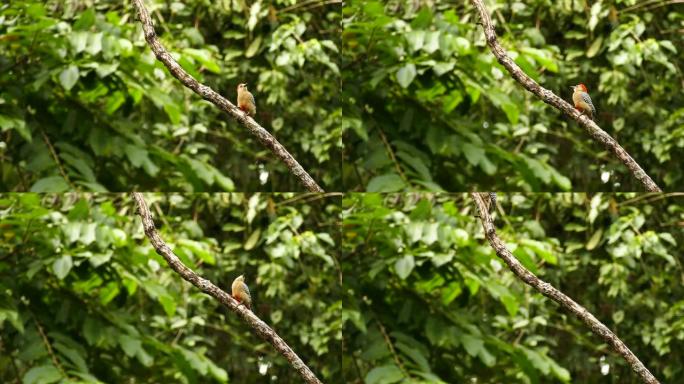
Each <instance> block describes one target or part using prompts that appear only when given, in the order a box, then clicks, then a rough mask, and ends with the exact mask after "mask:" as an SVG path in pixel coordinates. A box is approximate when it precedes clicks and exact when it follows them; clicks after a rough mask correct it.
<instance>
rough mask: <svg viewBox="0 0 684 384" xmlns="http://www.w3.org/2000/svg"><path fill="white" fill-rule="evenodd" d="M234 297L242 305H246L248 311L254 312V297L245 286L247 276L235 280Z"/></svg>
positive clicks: (233, 286)
mask: <svg viewBox="0 0 684 384" xmlns="http://www.w3.org/2000/svg"><path fill="white" fill-rule="evenodd" d="M231 289H232V295H233V298H235V300H237V301H239V302H240V304H244V305H245V306H246V307H247V309H249V310H250V311H251V310H252V296H251V295H250V294H249V288H247V284H245V276H244V275H240V276H238V277H236V278H235V280H233V285H232V287H231Z"/></svg>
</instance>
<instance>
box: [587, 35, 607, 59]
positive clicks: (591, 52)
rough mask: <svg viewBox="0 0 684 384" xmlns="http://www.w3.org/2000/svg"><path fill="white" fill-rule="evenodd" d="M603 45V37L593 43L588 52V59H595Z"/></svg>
mask: <svg viewBox="0 0 684 384" xmlns="http://www.w3.org/2000/svg"><path fill="white" fill-rule="evenodd" d="M601 44H603V36H599V37H597V38H596V39H595V40H594V42H593V43H591V46H590V47H589V49H588V50H587V57H594V56H596V54H597V53H598V51H599V49H601Z"/></svg>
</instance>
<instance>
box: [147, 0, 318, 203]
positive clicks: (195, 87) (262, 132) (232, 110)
mask: <svg viewBox="0 0 684 384" xmlns="http://www.w3.org/2000/svg"><path fill="white" fill-rule="evenodd" d="M133 4H134V5H135V8H136V9H137V10H138V18H139V19H140V23H141V24H142V28H143V32H144V34H145V40H146V41H147V44H148V45H149V46H150V48H151V49H152V52H154V54H155V56H157V59H158V60H159V61H161V62H162V63H163V64H164V65H165V66H166V68H168V70H169V72H171V74H172V75H173V77H175V78H176V79H178V80H180V82H181V83H183V85H184V86H186V87H187V88H190V89H191V90H192V91H193V92H195V93H196V94H198V95H200V96H202V98H203V99H205V100H207V101H209V102H210V103H212V104H214V105H215V106H217V107H218V108H219V109H220V110H222V111H223V112H225V113H227V114H228V115H230V116H232V117H233V118H234V119H235V120H237V121H238V122H239V123H240V124H242V125H243V126H245V128H247V129H248V130H249V132H250V133H251V134H252V135H254V136H255V137H256V138H257V140H259V142H260V143H261V144H263V145H264V146H265V147H266V148H268V149H269V150H271V152H273V154H274V155H276V156H277V157H278V158H279V159H280V160H281V161H282V162H283V163H285V165H286V166H287V167H288V168H289V169H290V172H292V174H293V175H295V176H296V177H297V178H298V179H299V181H300V182H301V183H302V184H303V185H304V187H305V188H306V189H307V190H308V191H310V192H323V189H322V188H321V187H319V186H318V184H316V182H315V181H314V179H313V178H312V177H311V176H310V175H309V173H308V172H307V171H306V170H305V169H304V168H303V167H302V166H301V165H300V164H299V163H298V162H297V160H296V159H295V158H294V157H293V156H292V155H291V154H290V153H289V152H288V151H287V149H285V147H283V145H282V144H280V143H279V142H278V140H276V138H275V137H273V135H271V134H270V133H269V132H268V131H267V130H266V129H264V128H263V127H262V126H261V125H259V124H258V123H257V122H256V121H254V119H252V118H251V117H249V116H247V115H246V114H245V113H244V112H242V111H241V110H240V109H238V108H237V107H236V106H235V105H233V103H231V102H230V101H228V100H227V99H226V98H225V97H223V96H221V95H220V94H218V93H217V92H216V91H214V90H213V89H211V88H210V87H208V86H206V85H204V84H201V83H200V82H198V81H197V80H195V78H193V77H192V76H190V74H189V73H187V72H186V71H185V70H184V69H183V68H182V67H181V66H180V65H179V64H178V63H177V62H176V60H174V59H173V57H171V54H169V53H168V52H167V51H166V49H165V48H164V47H163V46H162V45H161V43H160V42H159V39H157V34H156V33H155V32H154V25H153V24H152V19H151V18H150V14H149V13H148V12H147V8H145V5H144V4H143V0H133Z"/></svg>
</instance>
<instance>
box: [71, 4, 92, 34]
mask: <svg viewBox="0 0 684 384" xmlns="http://www.w3.org/2000/svg"><path fill="white" fill-rule="evenodd" d="M94 24H95V7H87V8H86V9H85V11H83V12H82V13H81V17H79V18H78V20H76V22H75V23H74V30H75V31H80V30H84V29H88V28H90V27H92V26H93V25H94Z"/></svg>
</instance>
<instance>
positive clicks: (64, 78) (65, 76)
mask: <svg viewBox="0 0 684 384" xmlns="http://www.w3.org/2000/svg"><path fill="white" fill-rule="evenodd" d="M78 76H79V71H78V67H77V66H75V65H73V64H71V65H70V66H68V67H66V68H65V69H64V70H62V72H61V73H60V74H59V82H60V83H61V84H62V87H64V89H65V90H67V91H69V90H70V89H71V88H73V87H74V85H75V84H76V82H77V81H78Z"/></svg>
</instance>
